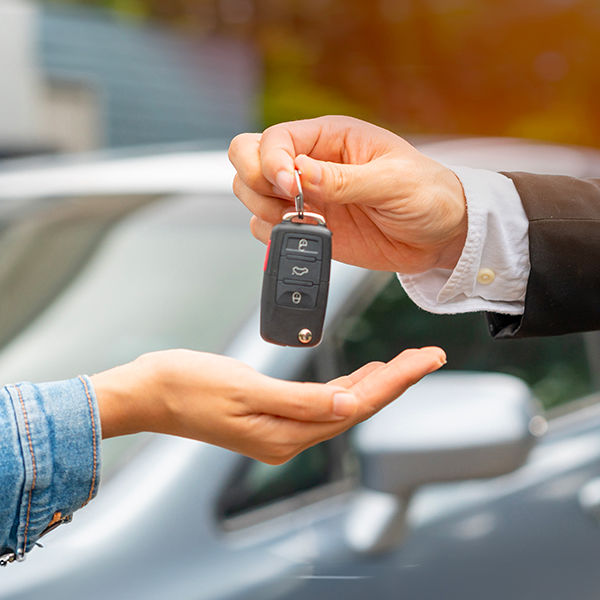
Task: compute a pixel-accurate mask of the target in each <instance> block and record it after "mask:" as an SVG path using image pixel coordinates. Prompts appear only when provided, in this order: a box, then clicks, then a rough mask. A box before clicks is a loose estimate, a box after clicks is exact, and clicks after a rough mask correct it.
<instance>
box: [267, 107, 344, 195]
mask: <svg viewBox="0 0 600 600" xmlns="http://www.w3.org/2000/svg"><path fill="white" fill-rule="evenodd" d="M351 121H352V120H351V119H350V118H349V117H337V116H329V117H317V118H316V119H305V120H303V121H289V122H287V123H278V124H277V125H273V126H271V127H269V128H268V129H265V131H264V132H263V134H262V136H261V138H260V145H259V152H260V163H261V170H262V173H263V176H264V177H265V178H266V179H267V180H268V181H270V182H271V183H272V184H273V185H277V187H279V188H280V189H282V190H283V191H284V192H286V193H288V194H289V195H290V196H292V195H293V193H294V191H295V184H294V179H293V171H294V160H295V158H296V157H297V156H298V155H300V154H306V155H308V156H311V157H312V158H316V159H318V160H335V161H338V162H343V161H342V160H341V155H342V153H343V148H344V138H345V133H346V132H347V131H348V128H349V127H350V122H351Z"/></svg>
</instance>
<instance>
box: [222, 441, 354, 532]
mask: <svg viewBox="0 0 600 600" xmlns="http://www.w3.org/2000/svg"><path fill="white" fill-rule="evenodd" d="M356 473H357V465H356V463H355V459H354V456H353V454H352V453H351V452H350V448H349V444H348V440H347V437H345V436H340V437H337V438H335V439H333V440H329V441H327V442H322V443H321V444H317V445H316V446H313V447H312V448H309V449H308V450H305V451H304V452H302V453H301V454H299V455H298V456H296V457H294V458H293V459H292V460H290V461H288V462H286V463H284V464H282V465H267V464H264V463H261V462H258V461H256V460H251V459H244V460H243V461H242V462H241V463H240V465H239V467H238V469H236V470H235V471H234V473H233V474H232V476H231V478H230V479H229V481H228V483H227V485H226V486H225V488H224V490H223V493H222V495H221V497H220V499H219V503H218V509H217V510H218V514H219V517H220V518H221V519H222V520H223V521H224V522H225V524H226V526H227V527H228V528H230V529H233V528H237V525H236V524H237V523H238V521H236V520H235V518H236V517H240V516H242V517H243V516H244V515H246V516H247V515H248V514H252V512H253V511H257V509H265V508H269V507H270V508H271V510H266V511H262V512H261V514H260V516H259V517H258V518H256V519H252V518H249V519H248V518H247V519H241V520H240V521H239V522H241V523H243V524H249V523H254V522H256V521H260V520H263V519H266V518H270V517H272V516H275V515H277V514H279V512H280V511H278V508H277V503H278V502H280V501H284V500H289V499H292V498H301V499H303V500H304V502H302V501H300V502H299V504H300V505H301V504H303V503H308V502H311V501H314V500H315V499H321V498H322V497H323V496H324V495H329V494H330V493H334V491H337V488H335V487H334V486H332V485H331V484H335V483H342V482H348V481H349V480H351V479H352V478H353V477H354V476H355V474H356ZM324 488H327V489H326V490H325V493H324V494H315V495H312V496H311V495H309V494H305V495H303V494H304V493H305V492H310V491H311V490H312V491H314V490H318V489H321V490H323V489H324ZM288 508H289V507H288Z"/></svg>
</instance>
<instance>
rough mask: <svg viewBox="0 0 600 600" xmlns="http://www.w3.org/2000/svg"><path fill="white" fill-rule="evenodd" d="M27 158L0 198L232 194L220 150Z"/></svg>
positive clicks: (514, 147)
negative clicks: (193, 193)
mask: <svg viewBox="0 0 600 600" xmlns="http://www.w3.org/2000/svg"><path fill="white" fill-rule="evenodd" d="M417 147H418V148H419V149H420V150H421V151H423V152H424V153H425V154H427V155H429V156H431V157H432V158H434V159H436V160H438V161H440V162H442V163H444V164H446V165H450V166H452V165H464V166H469V167H475V168H484V169H491V170H498V171H530V172H535V173H556V174H566V175H572V176H577V177H586V176H593V175H598V174H599V173H600V151H598V150H595V149H591V148H583V147H577V146H561V145H556V144H547V143H542V142H534V141H529V140H519V139H513V138H460V139H443V140H438V141H425V142H422V143H418V144H417ZM138 152H140V154H141V155H138V156H136V155H135V154H134V153H135V150H132V151H131V152H130V153H129V154H126V153H125V154H124V153H123V152H122V151H121V152H115V153H110V152H107V153H103V154H102V155H100V157H99V156H98V155H91V156H83V157H79V158H73V157H56V158H46V159H36V160H32V159H27V160H14V161H9V162H5V163H4V164H3V165H2V166H1V167H0V201H2V200H5V201H6V200H18V199H24V198H43V197H53V196H54V197H55V196H73V195H82V194H85V195H86V196H90V195H104V194H129V193H130V194H156V193H192V192H196V193H197V192H204V193H230V192H231V182H232V180H233V176H234V173H235V171H234V169H233V167H232V165H231V164H230V162H229V160H228V159H227V153H226V151H225V150H209V151H207V150H190V149H176V150H174V151H166V150H165V149H164V148H159V149H157V150H156V151H155V153H152V152H150V153H148V149H143V150H140V151H138Z"/></svg>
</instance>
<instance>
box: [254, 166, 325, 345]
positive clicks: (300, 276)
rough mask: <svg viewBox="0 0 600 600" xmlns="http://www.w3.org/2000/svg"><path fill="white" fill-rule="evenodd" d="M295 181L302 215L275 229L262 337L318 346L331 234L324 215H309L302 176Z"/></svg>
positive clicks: (291, 214)
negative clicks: (301, 180)
mask: <svg viewBox="0 0 600 600" xmlns="http://www.w3.org/2000/svg"><path fill="white" fill-rule="evenodd" d="M294 175H295V177H296V185H297V186H298V194H297V195H296V198H295V199H296V211H295V212H289V213H286V214H285V215H284V216H283V220H282V222H281V223H279V225H275V227H273V230H272V232H271V239H270V241H269V246H268V248H267V257H266V260H265V272H264V277H263V287H262V297H261V306H260V334H261V336H262V337H263V338H264V339H265V340H267V341H268V342H271V343H273V344H280V345H282V346H298V347H305V346H316V345H317V344H318V343H319V342H320V341H321V336H322V333H323V321H324V319H325V310H326V307H327V294H328V292H329V272H330V269H331V231H329V229H327V226H326V224H325V219H324V218H323V217H322V216H321V215H319V214H316V213H305V212H304V194H303V192H302V184H301V182H300V171H298V170H295V171H294Z"/></svg>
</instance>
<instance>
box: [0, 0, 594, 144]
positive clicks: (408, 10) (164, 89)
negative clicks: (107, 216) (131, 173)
mask: <svg viewBox="0 0 600 600" xmlns="http://www.w3.org/2000/svg"><path fill="white" fill-rule="evenodd" d="M0 28H1V32H2V34H1V35H0V74H1V77H2V82H3V85H2V90H3V91H2V95H1V97H0V155H1V156H14V155H19V154H30V153H32V152H48V151H50V152H54V151H78V150H90V149H95V148H103V147H118V146H131V145H138V144H155V143H164V142H182V141H191V140H194V141H197V140H221V141H224V142H226V141H227V140H229V139H230V138H231V137H232V136H233V135H234V134H236V133H238V132H240V131H244V130H260V129H262V128H264V127H265V126H267V125H269V124H272V123H275V122H279V121H282V120H289V119H298V118H304V117H312V116H317V115H321V114H328V113H342V114H351V115H354V116H357V117H361V118H365V119H368V120H371V121H373V122H376V123H378V124H380V125H383V126H386V127H389V128H391V129H393V130H395V131H397V132H399V133H401V134H404V135H407V136H409V137H410V136H415V135H417V134H418V135H420V134H431V135H435V136H456V135H459V136H462V135H492V136H496V135H498V136H515V137H525V138H532V139H542V140H549V141H555V142H561V143H573V144H583V145H591V146H596V145H598V144H599V142H598V140H599V139H600V111H598V110H597V97H598V96H599V95H600V70H599V69H598V68H597V64H598V61H599V59H600V46H599V44H598V39H599V34H600V5H599V4H598V3H597V2H595V1H593V0H528V1H527V2H523V1H522V0H488V1H485V2H482V1H476V0H370V1H366V0H303V1H302V2H301V1H299V0H168V1H167V0H94V1H91V0H88V1H76V0H55V1H51V0H47V1H38V2H34V1H31V0H0Z"/></svg>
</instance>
